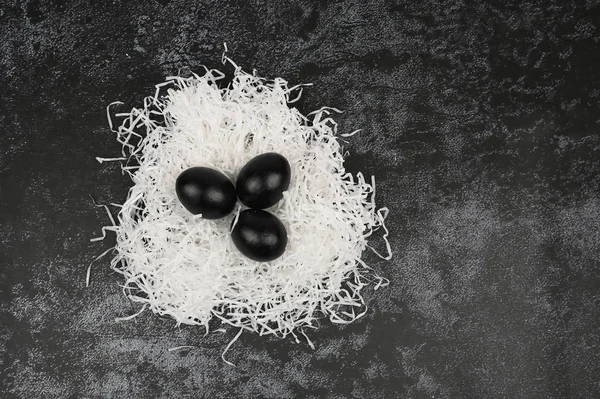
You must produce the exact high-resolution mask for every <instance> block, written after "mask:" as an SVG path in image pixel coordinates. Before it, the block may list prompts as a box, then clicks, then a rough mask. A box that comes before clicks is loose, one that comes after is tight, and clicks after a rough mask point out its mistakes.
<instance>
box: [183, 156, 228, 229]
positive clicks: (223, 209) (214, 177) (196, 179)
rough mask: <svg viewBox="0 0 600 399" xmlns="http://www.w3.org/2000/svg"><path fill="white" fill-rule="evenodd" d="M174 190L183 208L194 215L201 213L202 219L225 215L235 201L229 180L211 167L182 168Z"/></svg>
mask: <svg viewBox="0 0 600 399" xmlns="http://www.w3.org/2000/svg"><path fill="white" fill-rule="evenodd" d="M175 191H177V197H178V198H179V201H181V204H182V205H183V206H184V207H185V209H187V210H188V211H190V212H191V213H193V214H194V215H198V214H202V217H203V218H204V219H219V218H222V217H224V216H227V215H228V214H229V213H231V211H232V210H233V208H234V207H235V203H236V201H237V195H236V193H235V187H234V186H233V183H232V182H231V180H229V179H228V178H227V176H225V175H224V174H223V173H221V172H219V171H218V170H214V169H211V168H204V167H195V168H189V169H186V170H184V171H183V172H181V174H180V175H179V177H178V178H177V182H176V184H175Z"/></svg>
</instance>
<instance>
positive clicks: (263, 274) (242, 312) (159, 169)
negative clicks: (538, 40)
mask: <svg viewBox="0 0 600 399" xmlns="http://www.w3.org/2000/svg"><path fill="white" fill-rule="evenodd" d="M225 59H226V61H228V62H229V63H230V64H231V66H232V68H233V69H234V70H235V72H234V78H233V81H232V82H231V83H230V84H229V85H227V86H226V87H223V86H224V85H223V84H220V82H219V81H222V79H223V78H224V74H223V73H221V72H220V71H218V70H208V69H205V72H204V74H202V75H197V74H190V76H188V77H181V76H176V77H169V78H167V81H166V82H164V83H161V84H159V85H157V89H156V93H155V95H154V96H152V97H148V98H146V99H145V100H144V102H143V106H142V107H140V108H134V109H132V110H131V111H130V112H126V113H120V114H116V115H114V116H113V118H121V119H120V120H121V124H120V126H119V127H118V128H116V129H114V128H113V124H112V121H111V116H110V114H111V113H110V112H109V123H110V125H111V129H112V130H113V131H115V132H116V134H117V140H118V142H119V143H121V144H122V146H123V150H122V156H120V157H117V158H98V160H99V161H100V162H104V161H120V162H121V167H122V169H123V170H124V171H125V172H126V173H128V174H129V176H130V177H131V179H132V181H133V186H132V187H131V189H130V190H129V193H128V196H127V199H126V201H125V203H123V204H122V205H117V206H119V212H118V216H117V219H118V220H116V221H114V220H113V226H107V227H105V228H104V229H103V230H104V232H106V231H114V232H115V233H116V246H115V247H114V252H113V253H114V254H115V256H114V258H113V259H112V261H111V266H112V268H113V269H114V270H115V271H117V272H118V273H120V274H121V275H122V276H123V277H124V280H125V282H124V284H123V289H124V292H125V295H126V296H127V297H128V298H129V299H130V300H132V301H133V302H136V303H139V304H141V308H140V311H139V312H138V313H136V315H137V314H139V313H141V312H142V311H143V310H146V309H149V310H152V311H153V312H154V313H156V314H158V315H161V316H170V317H172V318H173V319H175V321H176V322H177V324H178V325H179V324H191V325H201V326H204V327H205V328H206V330H207V332H208V331H209V330H211V329H214V328H215V327H214V326H215V324H217V325H218V324H226V325H229V326H233V327H237V328H239V329H240V330H239V331H240V333H241V332H242V331H244V330H249V331H252V332H256V333H258V334H260V335H269V334H271V335H274V336H278V337H286V336H288V335H292V336H293V337H294V338H295V339H296V341H298V337H299V334H302V335H304V336H305V337H306V339H307V340H308V342H309V343H310V340H309V339H308V337H307V335H306V331H307V328H316V327H317V326H318V325H319V320H320V319H323V318H328V319H329V320H330V321H331V322H333V323H350V322H352V321H354V320H356V319H357V318H359V317H360V316H362V315H364V313H365V311H366V306H365V302H364V300H363V296H362V295H361V290H362V289H363V287H365V286H367V285H369V284H371V285H372V286H373V288H375V289H377V288H379V287H380V286H383V285H386V284H387V281H386V280H385V279H383V278H381V277H379V276H378V275H377V274H376V273H374V272H373V271H372V269H371V268H370V267H369V266H367V265H366V264H365V263H364V261H363V260H361V256H362V254H363V251H364V250H365V249H366V248H367V247H368V243H367V239H368V238H369V237H370V236H371V234H372V233H373V232H374V231H375V230H377V229H379V228H380V227H383V230H382V233H381V236H383V239H384V240H385V237H386V236H387V230H385V226H384V219H385V217H386V215H387V209H386V208H381V209H377V208H376V205H375V186H374V179H373V178H366V177H365V176H363V175H362V174H361V173H358V174H356V175H352V174H350V173H347V172H346V171H345V169H344V157H343V154H342V148H341V146H340V142H339V140H340V139H339V136H338V134H337V124H336V122H335V121H334V120H333V119H332V118H331V114H332V113H333V112H339V111H337V110H335V109H332V108H322V109H320V110H317V111H315V112H312V113H310V114H308V115H306V116H304V115H302V114H301V113H300V112H299V111H298V110H297V109H295V108H293V102H294V101H295V100H297V99H298V98H299V96H300V95H301V91H302V87H301V86H294V87H289V86H288V83H287V82H286V81H285V80H283V79H281V78H276V79H274V80H266V79H263V78H260V77H258V76H256V74H249V73H246V72H244V71H243V70H242V69H241V68H240V67H238V66H237V65H236V64H235V63H233V61H231V60H230V59H228V58H225ZM111 105H112V104H111ZM110 109H111V107H109V111H110ZM354 133H355V132H353V133H350V134H346V135H341V136H349V135H352V134H354ZM266 152H277V153H280V154H282V155H283V156H285V157H286V158H287V159H288V161H289V163H290V165H291V172H292V177H291V182H290V186H289V188H288V190H287V191H285V192H284V195H283V199H282V200H281V201H279V202H278V203H277V204H276V205H275V206H273V207H271V208H269V209H268V211H269V212H271V213H273V214H274V215H276V216H277V217H278V218H279V219H280V220H281V221H282V222H283V224H284V225H285V227H286V229H287V233H288V245H287V249H286V251H285V253H284V254H283V255H282V256H281V257H280V258H278V259H276V260H274V261H271V262H268V263H260V262H256V261H252V260H250V259H248V258H247V257H245V256H244V255H242V254H241V253H240V251H238V250H237V249H236V247H235V246H234V244H233V242H232V240H231V237H230V228H231V225H232V222H233V221H234V220H235V218H236V217H237V215H238V214H239V212H240V211H241V210H243V207H242V205H241V204H239V203H238V205H236V208H235V209H234V211H233V212H232V214H230V215H229V216H228V217H225V218H223V219H219V220H205V219H202V218H201V217H200V216H194V215H192V214H190V213H189V212H188V211H187V210H186V209H185V208H184V207H183V206H182V205H181V203H180V202H179V201H178V199H177V195H176V192H175V181H176V179H177V176H178V175H179V174H180V173H181V172H182V171H183V170H185V169H187V168H190V167H194V166H206V167H210V168H214V169H217V170H219V171H221V172H222V173H224V174H225V175H227V176H228V177H229V178H230V179H231V180H232V181H233V182H235V181H236V174H237V173H238V172H239V171H240V169H241V168H242V167H243V166H244V165H245V164H246V163H247V162H248V161H249V160H250V159H252V158H253V157H255V156H257V155H259V154H263V153H266ZM385 245H386V246H387V249H388V252H389V244H387V240H385ZM390 256H391V253H389V254H387V255H385V256H382V257H383V258H386V259H389V257H390ZM88 278H89V275H88ZM132 316H135V315H132ZM211 320H212V322H211ZM219 320H220V321H221V323H214V321H219ZM209 322H210V325H209ZM311 346H312V344H311Z"/></svg>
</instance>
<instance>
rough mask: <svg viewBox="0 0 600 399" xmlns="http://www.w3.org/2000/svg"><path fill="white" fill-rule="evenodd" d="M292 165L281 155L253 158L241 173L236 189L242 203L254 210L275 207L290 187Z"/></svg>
mask: <svg viewBox="0 0 600 399" xmlns="http://www.w3.org/2000/svg"><path fill="white" fill-rule="evenodd" d="M291 175H292V171H291V168H290V164H289V162H288V161H287V159H285V157H283V156H282V155H280V154H277V153H275V152H268V153H266V154H261V155H259V156H257V157H254V158H252V159H251V160H250V161H248V163H247V164H246V165H244V167H243V168H242V170H241V171H240V173H239V175H238V178H237V183H236V189H237V194H238V197H240V201H242V203H243V204H244V205H246V206H248V207H250V208H253V209H265V208H268V207H270V206H273V205H275V204H276V203H277V202H278V201H279V200H280V199H281V198H283V192H284V191H285V190H287V189H288V187H289V185H290V178H291Z"/></svg>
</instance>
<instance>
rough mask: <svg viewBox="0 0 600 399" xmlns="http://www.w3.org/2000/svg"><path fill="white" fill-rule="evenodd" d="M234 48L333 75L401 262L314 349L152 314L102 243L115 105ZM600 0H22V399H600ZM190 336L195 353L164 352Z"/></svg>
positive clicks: (2, 256)
mask: <svg viewBox="0 0 600 399" xmlns="http://www.w3.org/2000/svg"><path fill="white" fill-rule="evenodd" d="M223 42H227V44H228V46H229V49H230V56H231V57H232V58H234V59H235V60H236V62H238V63H239V64H240V65H242V66H243V67H245V68H247V69H252V68H256V69H257V70H258V71H259V73H260V74H261V75H263V76H268V77H275V76H282V77H284V78H287V79H289V80H290V81H291V82H294V83H299V82H313V83H314V84H315V85H314V86H313V87H312V88H310V89H309V90H307V91H305V98H304V99H303V101H302V102H301V103H300V105H299V106H300V107H301V108H302V109H303V110H305V111H307V110H312V109H315V108H318V107H320V106H323V105H329V106H334V107H337V108H340V109H343V110H345V111H346V112H345V113H344V114H342V115H340V116H338V121H339V122H340V125H341V128H342V129H344V130H346V131H351V130H354V129H358V128H362V129H364V131H363V132H362V133H361V134H359V135H356V136H353V137H352V138H350V139H349V140H348V141H349V142H348V144H347V145H346V148H347V149H348V150H349V152H350V155H349V157H348V169H349V170H351V171H354V172H356V171H359V170H360V171H363V172H365V173H366V174H375V175H376V176H377V179H378V194H377V195H378V200H379V203H380V204H381V205H386V206H388V207H389V208H390V210H391V213H390V219H389V228H390V234H391V235H390V237H391V243H392V247H393V250H394V252H395V257H394V259H393V261H391V262H389V263H386V262H383V261H378V260H377V259H376V258H374V257H372V256H370V255H367V256H368V260H369V261H370V262H371V263H372V264H373V265H374V266H375V267H376V268H377V269H378V270H380V271H381V273H382V274H384V275H386V276H387V277H389V279H390V280H391V285H390V286H389V287H388V288H387V289H382V290H378V291H377V292H372V291H369V292H368V303H369V312H368V315H367V316H366V317H365V318H364V319H362V320H361V321H359V322H357V323H355V324H353V325H350V326H347V327H343V328H341V327H338V326H331V325H327V324H326V325H325V326H324V327H323V328H322V329H321V330H319V331H318V332H317V333H315V334H313V335H312V336H311V338H312V339H313V341H314V342H315V344H316V349H315V350H312V349H310V348H309V347H308V346H307V345H305V344H295V343H293V342H290V341H276V340H269V339H264V338H260V337H256V336H251V335H249V334H245V335H242V337H241V339H240V340H239V341H238V342H237V343H236V344H235V345H234V346H233V347H232V348H231V350H230V352H229V353H228V357H229V359H230V360H231V361H233V362H234V363H235V364H236V366H237V367H231V366H228V365H227V364H225V363H223V361H222V360H221V358H220V355H221V352H222V350H223V348H224V346H225V345H226V344H227V342H229V340H230V339H231V338H232V337H233V336H234V335H235V331H230V332H228V333H226V334H216V335H211V336H208V337H206V338H204V337H203V335H202V334H203V331H199V330H198V329H197V328H191V327H182V328H181V329H180V330H179V329H177V328H175V327H174V323H173V322H172V321H171V320H167V319H161V318H159V317H156V316H153V315H150V314H145V315H143V316H142V317H140V318H138V319H136V320H134V321H132V322H128V323H115V322H114V317H116V316H124V315H128V314H131V313H132V312H133V311H135V307H133V306H132V305H131V304H129V303H128V302H127V301H126V300H124V297H123V296H122V292H121V290H120V288H119V286H118V283H120V279H119V276H117V275H115V274H114V273H112V272H111V271H110V269H109V267H108V263H107V261H102V262H99V263H98V264H97V265H96V267H95V268H94V270H93V276H92V285H91V287H89V288H85V284H84V281H85V272H86V268H87V265H88V263H89V262H90V261H91V260H92V259H93V258H94V257H95V256H96V255H97V254H99V253H101V252H102V251H103V250H104V249H105V248H107V247H108V246H110V242H104V243H100V244H97V243H90V242H89V241H88V240H89V238H90V237H93V236H95V235H96V234H97V233H98V231H99V227H100V226H102V225H103V224H105V223H106V216H105V214H104V213H103V210H102V209H100V208H96V207H94V206H93V204H92V203H91V201H90V199H89V197H88V195H89V194H93V195H94V196H96V198H97V199H98V201H100V202H106V203H107V202H122V201H123V199H124V198H125V196H126V193H127V190H128V187H129V185H130V182H129V181H128V179H127V178H126V177H125V176H122V175H121V173H120V171H119V169H118V166H117V165H114V164H113V165H100V164H98V163H97V162H96V161H95V159H94V157H96V156H111V155H114V154H118V152H119V150H120V148H119V146H118V144H117V143H116V141H115V140H114V135H113V134H111V133H110V132H109V130H108V127H107V123H106V119H105V107H106V105H107V104H108V103H110V102H112V101H115V100H121V101H123V102H124V103H125V104H126V107H133V106H138V105H139V104H140V101H141V99H142V98H143V97H144V96H146V95H148V94H151V93H153V85H154V84H156V83H158V82H160V81H161V80H162V79H163V78H164V77H165V76H166V75H171V74H176V73H177V72H178V70H179V68H182V67H189V68H190V69H192V70H195V69H198V68H199V66H200V65H201V64H207V65H209V66H213V67H215V66H219V65H220V57H221V53H222V50H223V47H222V43H223ZM599 57H600V6H599V5H598V1H592V0H589V1H563V0H551V1H532V0H531V1H484V0H455V1H429V0H422V1H414V2H413V1H401V0H381V1H362V0H356V1H320V2H309V1H298V0H296V1H286V2H274V1H273V2H271V1H260V0H252V1H227V2H217V1H205V2H191V1H184V0H173V1H168V0H162V1H147V2H143V1H124V0H113V1H90V0H88V1H86V0H74V1H64V0H54V1H40V0H31V1H28V2H19V1H12V0H2V1H0V70H1V72H0V129H1V131H0V242H1V246H0V298H1V305H0V306H1V307H0V312H1V313H0V315H1V318H0V320H1V322H0V354H1V357H0V358H1V366H0V392H1V393H0V397H2V398H233V397H240V398H304V397H331V398H593V397H599V396H600V348H599V345H600V310H599V305H600V289H599V288H600V265H599V258H600V227H599V223H600V220H599V219H600V175H599V173H600V156H599V155H600V153H599V150H600V137H599V135H598V133H599V132H600V117H599V110H600V71H599V68H598V66H599V65H600V58H599ZM179 345H196V346H197V347H198V348H196V349H192V350H188V351H180V352H168V351H167V349H169V348H172V347H174V346H179Z"/></svg>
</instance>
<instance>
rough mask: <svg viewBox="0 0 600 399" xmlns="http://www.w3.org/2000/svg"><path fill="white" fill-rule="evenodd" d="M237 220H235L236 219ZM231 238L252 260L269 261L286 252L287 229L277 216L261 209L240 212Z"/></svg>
mask: <svg viewBox="0 0 600 399" xmlns="http://www.w3.org/2000/svg"><path fill="white" fill-rule="evenodd" d="M234 222H235V220H234ZM231 239H232V240H233V243H234V244H235V246H236V247H237V249H239V251H240V252H241V253H243V254H244V255H246V256H247V257H248V258H250V259H252V260H256V261H259V262H269V261H271V260H274V259H277V258H279V257H280V256H281V255H283V253H284V252H285V247H286V245H287V241H288V240H287V231H286V230H285V226H284V225H283V223H281V220H279V219H278V218H277V216H275V215H273V214H271V213H269V212H267V211H263V210H260V209H246V210H245V211H242V212H240V215H239V218H238V220H237V223H236V224H235V226H234V227H233V231H232V232H231Z"/></svg>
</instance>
